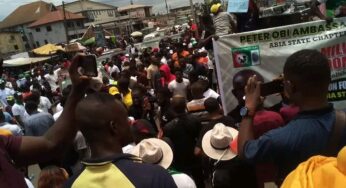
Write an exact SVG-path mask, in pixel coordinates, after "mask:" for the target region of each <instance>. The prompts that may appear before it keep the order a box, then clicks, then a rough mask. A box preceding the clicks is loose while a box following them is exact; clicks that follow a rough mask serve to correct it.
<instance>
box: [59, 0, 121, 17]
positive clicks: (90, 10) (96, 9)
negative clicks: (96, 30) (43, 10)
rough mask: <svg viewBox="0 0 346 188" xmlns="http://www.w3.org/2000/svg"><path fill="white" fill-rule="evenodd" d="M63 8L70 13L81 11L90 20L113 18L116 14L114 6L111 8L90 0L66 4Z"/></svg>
mask: <svg viewBox="0 0 346 188" xmlns="http://www.w3.org/2000/svg"><path fill="white" fill-rule="evenodd" d="M65 10H67V11H69V12H72V13H82V14H83V16H85V17H87V18H88V20H89V21H90V22H92V21H102V20H105V19H109V18H115V17H116V16H117V15H118V10H117V8H116V7H114V8H112V6H108V5H102V4H99V3H93V2H90V1H83V2H76V3H69V4H66V5H65Z"/></svg>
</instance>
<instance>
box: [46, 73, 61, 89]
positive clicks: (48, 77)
mask: <svg viewBox="0 0 346 188" xmlns="http://www.w3.org/2000/svg"><path fill="white" fill-rule="evenodd" d="M44 77H45V78H46V80H47V82H48V83H49V85H50V87H51V89H52V91H56V89H57V88H58V85H57V84H56V83H57V82H58V76H57V75H55V74H53V75H51V74H46V75H45V76H44Z"/></svg>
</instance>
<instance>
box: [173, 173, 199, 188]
mask: <svg viewBox="0 0 346 188" xmlns="http://www.w3.org/2000/svg"><path fill="white" fill-rule="evenodd" d="M172 177H173V180H174V182H175V184H176V185H177V187H178V188H196V187H197V186H196V184H195V182H194V181H193V180H192V179H191V178H190V177H189V176H188V175H186V174H183V173H181V174H173V175H172Z"/></svg>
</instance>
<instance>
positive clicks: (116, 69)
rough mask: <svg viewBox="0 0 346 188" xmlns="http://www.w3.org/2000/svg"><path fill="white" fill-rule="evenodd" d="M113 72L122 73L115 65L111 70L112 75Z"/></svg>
mask: <svg viewBox="0 0 346 188" xmlns="http://www.w3.org/2000/svg"><path fill="white" fill-rule="evenodd" d="M113 72H116V73H120V70H119V68H118V66H116V65H113V67H112V68H111V70H110V72H109V74H112V73H113Z"/></svg>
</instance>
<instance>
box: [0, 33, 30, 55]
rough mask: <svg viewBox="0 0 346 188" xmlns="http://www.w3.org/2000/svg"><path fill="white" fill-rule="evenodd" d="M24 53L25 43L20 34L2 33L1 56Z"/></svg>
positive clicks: (0, 41)
mask: <svg viewBox="0 0 346 188" xmlns="http://www.w3.org/2000/svg"><path fill="white" fill-rule="evenodd" d="M16 48H17V49H16ZM24 51H25V48H24V43H23V40H22V35H21V34H20V33H0V54H8V53H14V52H24Z"/></svg>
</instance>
